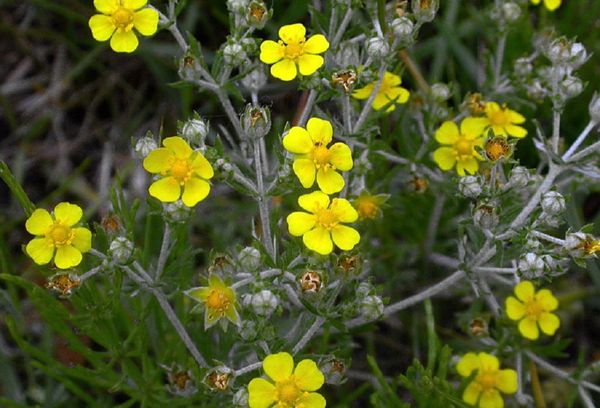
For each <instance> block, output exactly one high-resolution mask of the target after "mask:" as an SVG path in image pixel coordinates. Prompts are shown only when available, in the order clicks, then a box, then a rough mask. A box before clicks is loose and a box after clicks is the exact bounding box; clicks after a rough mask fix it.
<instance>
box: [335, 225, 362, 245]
mask: <svg viewBox="0 0 600 408" xmlns="http://www.w3.org/2000/svg"><path fill="white" fill-rule="evenodd" d="M331 238H333V242H334V243H335V245H337V247H338V248H340V249H341V250H343V251H350V250H352V248H354V247H355V246H356V244H358V243H359V242H360V234H359V233H358V231H356V230H355V229H354V228H351V227H347V226H345V225H337V226H336V227H335V228H333V229H332V230H331Z"/></svg>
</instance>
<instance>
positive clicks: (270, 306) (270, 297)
mask: <svg viewBox="0 0 600 408" xmlns="http://www.w3.org/2000/svg"><path fill="white" fill-rule="evenodd" d="M251 304H252V309H254V313H256V314H257V315H259V316H264V317H269V316H271V314H273V312H274V311H275V309H276V308H277V306H278V305H279V299H278V298H277V296H275V295H274V294H273V292H271V291H270V290H267V289H263V290H261V291H260V292H258V293H256V294H254V295H252V301H251Z"/></svg>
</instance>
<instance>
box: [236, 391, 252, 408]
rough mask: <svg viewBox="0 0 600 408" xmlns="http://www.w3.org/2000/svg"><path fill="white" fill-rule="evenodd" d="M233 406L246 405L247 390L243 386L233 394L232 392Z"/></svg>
mask: <svg viewBox="0 0 600 408" xmlns="http://www.w3.org/2000/svg"><path fill="white" fill-rule="evenodd" d="M232 402H233V406H234V407H237V408H247V407H248V390H247V389H246V388H245V387H242V388H240V389H239V390H237V392H236V393H235V394H233V401H232Z"/></svg>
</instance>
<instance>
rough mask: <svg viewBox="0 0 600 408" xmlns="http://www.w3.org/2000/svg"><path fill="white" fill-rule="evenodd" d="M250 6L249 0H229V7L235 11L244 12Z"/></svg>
mask: <svg viewBox="0 0 600 408" xmlns="http://www.w3.org/2000/svg"><path fill="white" fill-rule="evenodd" d="M246 7H248V0H227V8H228V9H229V11H231V12H233V13H242V12H244V10H245V9H246Z"/></svg>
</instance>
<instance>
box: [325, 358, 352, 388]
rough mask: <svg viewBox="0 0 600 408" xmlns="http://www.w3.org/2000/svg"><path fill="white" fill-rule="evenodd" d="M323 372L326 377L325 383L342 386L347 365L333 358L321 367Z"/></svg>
mask: <svg viewBox="0 0 600 408" xmlns="http://www.w3.org/2000/svg"><path fill="white" fill-rule="evenodd" d="M320 369H321V372H322V373H323V374H324V375H325V382H326V383H327V384H331V385H340V384H342V383H343V381H344V374H345V373H346V364H344V362H343V361H341V360H338V359H337V358H331V359H329V360H327V361H325V362H324V363H323V364H322V365H321V367H320Z"/></svg>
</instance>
